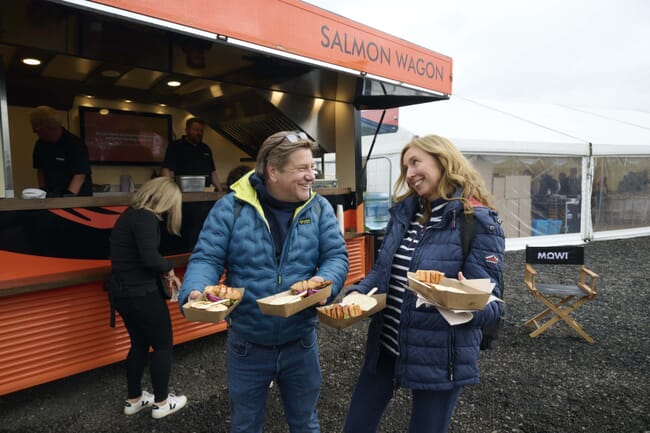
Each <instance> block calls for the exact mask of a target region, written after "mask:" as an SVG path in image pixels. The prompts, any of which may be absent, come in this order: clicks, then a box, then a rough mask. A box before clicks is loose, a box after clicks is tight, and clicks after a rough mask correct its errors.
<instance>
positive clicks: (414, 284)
mask: <svg viewBox="0 0 650 433" xmlns="http://www.w3.org/2000/svg"><path fill="white" fill-rule="evenodd" d="M408 282H409V289H411V290H413V291H414V292H416V293H418V294H420V295H421V296H422V297H423V298H425V299H426V300H427V301H430V302H431V303H432V304H434V305H437V306H439V307H442V308H446V309H448V310H469V311H477V310H482V309H483V308H485V305H486V304H487V302H488V300H489V299H490V294H491V293H492V289H493V288H494V283H492V282H491V281H490V279H489V278H481V279H473V280H462V281H459V280H456V279H453V278H443V279H442V281H441V282H440V284H427V283H423V282H422V281H420V280H418V279H417V278H415V273H414V272H409V273H408Z"/></svg>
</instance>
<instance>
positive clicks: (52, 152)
mask: <svg viewBox="0 0 650 433" xmlns="http://www.w3.org/2000/svg"><path fill="white" fill-rule="evenodd" d="M29 121H30V123H31V125H32V131H34V133H35V134H36V135H37V136H38V140H37V141H36V144H35V145H34V153H33V155H32V161H33V167H34V168H35V169H36V175H37V177H38V187H39V188H41V189H42V190H44V191H46V192H47V197H63V196H71V195H80V196H90V195H93V181H92V177H91V172H90V162H89V161H88V148H87V147H86V145H85V144H84V143H83V142H82V141H81V139H80V138H79V137H77V136H76V135H74V134H72V133H71V132H69V131H68V130H66V129H65V128H64V127H63V125H61V122H60V121H59V119H58V118H57V117H56V111H55V110H54V109H53V108H52V107H47V106H40V107H36V108H35V109H34V110H33V111H32V112H31V113H30V115H29Z"/></svg>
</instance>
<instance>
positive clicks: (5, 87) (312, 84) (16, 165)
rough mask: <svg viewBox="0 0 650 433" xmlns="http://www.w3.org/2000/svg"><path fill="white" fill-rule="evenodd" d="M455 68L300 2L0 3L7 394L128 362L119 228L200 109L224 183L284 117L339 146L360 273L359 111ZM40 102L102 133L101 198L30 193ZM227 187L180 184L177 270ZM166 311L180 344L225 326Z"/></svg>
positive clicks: (441, 79) (419, 95) (1, 341)
mask: <svg viewBox="0 0 650 433" xmlns="http://www.w3.org/2000/svg"><path fill="white" fill-rule="evenodd" d="M215 5H217V6H218V7H215ZM451 77H452V60H451V58H449V57H447V56H444V55H441V54H438V53H436V52H434V51H431V50H428V49H425V48H422V47H420V46H417V45H415V44H412V43H409V42H406V41H404V40H402V39H399V38H396V37H393V36H391V35H388V34H386V33H384V32H381V31H378V30H375V29H372V28H370V27H367V26H365V25H362V24H360V23H357V22H354V21H351V20H349V19H347V18H344V17H342V16H339V15H336V14H333V13H331V12H328V11H325V10H323V9H319V8H317V7H315V6H313V5H310V4H308V3H304V2H301V1H297V0H221V1H219V2H217V3H215V2H207V1H204V0H185V1H183V2H177V1H175V0H158V1H156V2H151V1H147V0H99V1H86V0H61V1H45V0H14V1H12V2H2V3H0V147H1V151H0V263H2V265H1V266H0V323H1V324H2V333H0V360H1V362H0V395H4V394H7V393H11V392H15V391H17V390H21V389H25V388H28V387H31V386H34V385H38V384H41V383H45V382H48V381H52V380H55V379H59V378H62V377H66V376H69V375H72V374H76V373H79V372H83V371H87V370H90V369H93V368H97V367H100V366H103V365H107V364H110V363H114V362H117V361H120V360H122V359H124V357H125V354H126V352H127V350H128V347H129V339H128V335H127V333H126V330H125V328H124V326H123V324H122V323H121V321H120V319H119V317H118V320H117V327H116V328H111V327H109V325H108V323H109V305H108V300H107V297H106V294H105V292H104V291H103V288H102V282H103V279H104V277H105V275H106V274H107V273H108V271H109V269H110V262H109V259H108V257H109V255H108V253H109V252H108V243H109V242H108V240H109V236H110V231H111V228H112V227H113V224H114V223H115V221H116V219H117V218H118V217H119V215H120V213H121V212H122V211H123V210H124V209H125V208H126V207H127V206H128V203H129V199H130V195H131V193H132V192H133V190H134V189H137V187H138V185H140V184H142V183H144V182H146V180H148V179H149V178H151V177H153V176H156V175H158V174H159V169H160V163H161V161H162V158H163V157H164V151H165V148H166V146H167V145H168V144H169V142H170V141H171V140H173V139H175V138H178V137H180V135H181V134H182V132H183V129H184V122H185V120H186V119H187V118H189V117H193V116H197V117H201V118H203V119H205V120H206V135H205V137H204V141H205V142H207V143H208V144H209V145H210V146H211V149H212V151H213V154H214V157H215V158H214V159H215V163H216V165H217V171H218V172H219V173H220V176H221V179H222V180H223V179H225V177H226V174H227V173H228V171H229V170H230V169H232V168H234V167H235V166H237V165H241V164H245V165H246V164H248V165H249V166H251V167H253V166H254V160H255V157H256V154H257V150H258V149H259V146H260V144H261V143H262V141H263V140H264V139H265V138H266V137H267V136H268V135H270V134H272V133H274V132H277V131H280V130H301V131H304V132H305V133H306V134H308V135H309V136H310V137H311V138H313V139H314V140H316V141H317V143H318V145H319V154H318V155H316V157H317V161H323V160H324V158H323V156H324V155H326V154H329V155H334V157H335V160H336V177H335V178H333V179H332V178H330V179H317V181H316V182H315V184H314V188H315V189H316V188H317V191H318V192H319V193H320V194H321V195H323V196H324V197H326V198H327V199H328V200H329V202H330V203H331V204H332V205H333V206H334V208H335V209H336V208H339V209H342V210H343V212H342V224H343V227H342V228H343V229H344V231H345V239H346V243H347V247H348V251H349V256H350V272H349V275H348V278H347V281H346V284H352V283H354V282H356V281H358V280H360V279H361V278H363V276H364V275H365V274H366V272H367V270H368V269H369V267H370V266H371V264H372V259H373V258H372V246H371V245H370V243H371V242H370V238H369V237H368V234H367V233H366V231H365V227H364V212H363V170H362V167H363V162H364V158H365V156H364V155H362V154H361V121H360V119H361V114H362V112H363V111H364V110H381V111H380V112H381V113H383V110H385V109H394V108H396V107H399V106H404V105H411V104H417V103H423V102H429V101H436V100H441V99H447V98H449V96H450V95H451ZM40 105H47V106H51V107H53V108H54V109H55V110H56V111H57V114H59V115H60V118H61V121H62V123H63V125H64V126H65V128H66V129H68V130H69V131H71V132H72V133H74V134H76V135H78V136H80V137H81V138H82V139H83V140H84V142H85V143H86V145H87V146H88V148H89V154H90V159H91V164H92V177H93V183H94V185H93V189H94V191H95V193H94V195H93V196H92V197H62V198H45V199H26V197H27V195H25V198H23V191H25V190H27V189H29V188H33V187H36V186H38V185H37V183H36V173H35V170H34V169H33V168H32V161H31V157H32V150H33V146H34V142H35V141H36V137H35V135H34V134H33V132H32V130H31V127H30V123H29V113H30V111H31V110H32V109H33V108H34V107H36V106H40ZM379 123H381V117H380V118H379ZM221 196H222V193H218V192H209V191H207V192H206V191H197V192H185V193H184V194H183V227H182V230H181V231H182V236H181V237H180V238H178V237H171V236H165V235H163V238H162V241H161V249H162V252H163V254H165V256H167V257H169V258H170V259H171V260H173V262H174V265H175V269H176V273H177V275H180V276H182V274H183V270H184V268H185V266H186V264H187V260H188V257H189V255H190V253H191V251H192V248H193V245H194V242H195V241H196V239H197V236H198V233H199V231H200V229H201V225H202V222H203V219H204V218H205V216H206V215H207V213H208V212H209V210H210V209H211V207H212V205H213V204H214V202H215V201H216V200H219V198H220V197H221ZM169 308H170V312H171V315H172V322H173V331H174V343H175V344H178V343H182V342H186V341H189V340H192V339H196V338H199V337H202V336H205V335H208V334H212V333H215V332H219V331H223V330H224V329H226V324H225V323H223V322H222V323H219V324H209V323H200V322H190V321H188V320H186V319H185V318H184V317H183V316H182V315H181V314H180V313H179V309H178V305H177V304H175V303H170V305H169Z"/></svg>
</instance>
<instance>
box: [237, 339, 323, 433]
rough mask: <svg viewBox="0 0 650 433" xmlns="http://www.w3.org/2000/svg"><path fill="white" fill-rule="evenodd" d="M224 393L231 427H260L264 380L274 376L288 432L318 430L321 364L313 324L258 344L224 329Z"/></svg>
mask: <svg viewBox="0 0 650 433" xmlns="http://www.w3.org/2000/svg"><path fill="white" fill-rule="evenodd" d="M227 346H228V397H229V399H230V418H231V432H232V433H240V432H242V433H243V432H245V433H262V426H263V425H264V418H265V411H266V400H267V398H268V394H269V385H270V383H271V381H275V383H276V385H277V386H278V388H279V390H280V396H281V397H282V401H283V403H284V412H285V414H286V417H287V423H288V424H289V431H290V432H291V433H318V432H320V427H319V425H318V416H317V415H318V414H317V412H316V404H317V403H318V397H319V394H320V384H321V370H320V361H319V358H318V339H317V335H316V330H312V331H311V332H310V333H308V334H307V335H305V336H304V337H302V338H300V339H298V340H295V341H291V342H289V343H286V344H282V345H279V346H263V345H258V344H254V343H251V342H249V341H246V340H245V339H243V338H242V337H241V336H240V335H238V334H237V332H236V331H234V329H232V328H230V329H229V330H228V343H227Z"/></svg>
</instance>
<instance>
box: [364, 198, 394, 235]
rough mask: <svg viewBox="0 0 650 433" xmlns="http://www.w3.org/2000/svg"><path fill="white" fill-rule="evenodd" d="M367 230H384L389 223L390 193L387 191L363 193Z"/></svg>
mask: <svg viewBox="0 0 650 433" xmlns="http://www.w3.org/2000/svg"><path fill="white" fill-rule="evenodd" d="M363 202H364V206H365V219H366V230H370V231H375V230H384V229H385V228H386V225H387V224H388V218H389V215H388V208H389V207H390V195H389V194H388V193H385V192H366V193H364V194H363Z"/></svg>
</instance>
